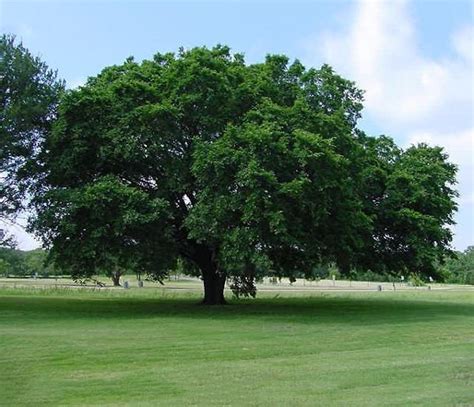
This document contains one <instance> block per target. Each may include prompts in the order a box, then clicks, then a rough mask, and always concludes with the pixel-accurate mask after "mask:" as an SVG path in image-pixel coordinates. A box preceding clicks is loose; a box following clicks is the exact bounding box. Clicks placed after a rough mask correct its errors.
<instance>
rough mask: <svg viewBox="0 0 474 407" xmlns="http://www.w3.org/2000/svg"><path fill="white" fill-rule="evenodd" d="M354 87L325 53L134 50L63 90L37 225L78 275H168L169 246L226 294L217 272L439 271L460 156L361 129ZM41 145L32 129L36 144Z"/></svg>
mask: <svg viewBox="0 0 474 407" xmlns="http://www.w3.org/2000/svg"><path fill="white" fill-rule="evenodd" d="M362 102H363V92H362V91H361V90H359V89H358V88H357V87H356V86H355V84H354V83H353V82H350V81H348V80H346V79H344V78H341V77H340V76H338V75H337V74H336V73H335V72H334V71H333V70H332V69H331V68H330V67H329V66H327V65H324V66H322V67H321V68H320V69H306V68H305V67H304V66H303V65H302V64H301V63H300V62H298V61H295V62H293V63H290V62H289V60H288V58H287V57H285V56H274V55H273V56H268V57H267V58H266V59H265V61H264V62H262V63H258V64H252V65H247V64H245V61H244V58H243V56H242V55H240V54H232V53H231V52H230V50H229V48H227V47H224V46H218V47H215V48H213V49H207V48H194V49H191V50H188V51H185V50H180V52H179V53H178V54H157V55H155V56H154V58H153V59H152V60H145V61H143V62H141V63H137V62H135V61H134V60H133V59H132V58H129V59H128V60H127V61H126V62H125V63H124V64H122V65H119V66H112V67H108V68H105V69H104V70H103V71H102V72H101V73H100V74H99V75H97V76H96V77H92V78H89V80H88V81H87V83H86V84H85V85H84V86H82V87H80V88H79V89H76V90H72V91H68V92H67V93H66V94H65V95H64V96H63V97H62V99H61V103H60V105H59V110H58V115H57V119H56V120H55V121H54V126H53V128H52V130H51V131H49V130H48V131H46V132H44V133H42V134H41V142H40V144H39V145H40V146H41V148H40V149H39V154H36V155H35V160H36V162H37V165H36V166H35V167H34V168H33V169H32V170H31V171H30V174H31V176H30V179H34V180H35V183H34V188H33V191H34V193H33V201H32V208H34V210H35V213H36V217H35V218H34V220H33V222H32V223H31V230H33V231H35V232H36V233H37V235H38V236H39V237H40V238H41V239H42V240H43V242H44V244H45V245H46V246H47V247H49V248H51V252H50V253H51V256H52V258H53V259H54V260H55V262H56V263H57V264H58V265H60V266H61V267H62V268H64V269H66V270H68V271H69V272H71V274H72V275H73V276H75V277H88V276H91V275H93V274H96V273H99V272H106V273H120V271H121V270H124V269H133V270H135V271H137V272H147V273H148V274H149V275H151V276H153V277H154V278H157V279H161V278H162V277H163V276H164V275H165V274H166V272H167V270H168V269H169V268H170V267H172V266H173V264H176V262H177V261H178V259H181V260H180V261H184V262H186V264H190V265H192V267H194V268H195V269H197V270H199V273H200V275H201V277H202V278H203V281H204V287H205V298H204V302H205V303H208V304H215V303H222V302H224V298H223V287H224V284H225V281H226V279H231V280H232V281H231V285H232V287H233V289H234V291H235V292H236V293H237V294H250V295H254V294H255V286H254V281H255V279H256V278H259V276H262V275H274V276H288V277H290V278H294V277H295V276H296V275H298V274H299V273H303V274H305V275H309V274H311V273H312V270H313V269H314V266H315V264H324V263H328V262H334V263H335V264H336V265H337V266H338V268H339V270H340V271H341V273H342V274H348V273H350V272H351V270H354V269H355V270H357V269H365V270H367V269H370V270H373V271H376V272H380V273H385V274H386V273H393V274H397V273H404V274H406V273H407V272H415V271H416V272H417V273H421V274H425V275H426V274H427V273H430V274H431V273H434V272H435V269H434V264H435V262H436V261H437V260H440V259H443V258H444V256H445V255H446V254H447V253H448V252H449V242H450V240H451V232H450V230H449V227H448V226H449V225H450V224H452V223H453V220H452V215H453V212H454V210H455V209H456V205H455V203H454V197H455V196H456V192H455V191H454V190H453V184H454V183H455V174H456V168H455V166H453V165H452V164H450V163H449V162H448V161H447V156H446V154H445V153H444V152H443V151H442V149H441V148H437V147H435V148H432V147H428V146H426V145H419V146H414V147H411V148H409V149H408V150H406V151H402V150H401V149H399V148H398V147H397V146H396V145H395V144H394V143H393V141H392V140H391V139H390V138H388V137H379V138H375V137H369V136H367V135H365V134H364V133H363V132H361V131H360V130H358V129H357V127H356V125H357V120H358V119H359V117H360V114H361V110H362V107H363V106H362ZM36 144H38V143H36Z"/></svg>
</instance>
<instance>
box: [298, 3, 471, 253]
mask: <svg viewBox="0 0 474 407" xmlns="http://www.w3.org/2000/svg"><path fill="white" fill-rule="evenodd" d="M345 23H346V24H345V26H344V27H343V28H342V30H338V31H332V32H325V33H323V34H322V35H320V36H318V37H313V38H312V39H311V40H310V41H309V42H308V43H307V44H306V45H307V51H308V56H307V60H308V61H309V62H310V63H311V62H312V63H316V62H319V61H320V60H321V55H322V56H323V58H324V61H325V62H328V63H329V64H331V65H332V66H334V67H335V69H336V71H338V72H340V73H341V74H343V75H344V76H345V77H348V78H350V79H353V80H355V81H356V82H357V84H358V86H359V87H360V88H362V89H364V90H365V91H366V94H365V111H364V115H365V116H366V117H368V119H369V122H372V123H373V124H375V125H376V127H378V128H380V129H384V130H385V131H386V132H387V134H393V135H395V138H396V139H397V140H398V141H399V142H401V144H403V145H405V146H407V145H409V144H411V143H417V142H420V141H424V142H427V143H428V144H431V145H433V144H435V145H441V146H443V147H445V150H446V151H447V152H448V153H449V155H450V159H451V160H452V161H453V162H455V163H456V164H458V166H459V175H458V180H459V191H460V194H461V197H460V200H459V202H460V215H458V221H459V225H458V226H457V229H456V233H457V234H458V235H459V236H460V237H459V236H458V237H457V241H458V245H460V246H464V245H465V244H468V243H469V242H468V240H469V239H472V236H473V235H472V233H471V232H470V230H471V229H473V228H474V224H473V217H474V216H473V215H474V214H473V213H472V211H473V207H472V196H473V190H474V165H473V157H474V101H473V99H474V77H473V72H474V71H473V60H474V58H473V54H474V49H473V41H474V26H473V25H468V26H460V27H458V29H457V30H455V31H454V32H453V33H452V34H451V36H450V38H449V40H450V45H451V50H449V49H447V50H445V51H446V52H445V56H444V57H438V58H433V57H430V56H428V55H426V54H425V53H424V52H423V44H422V43H420V38H419V37H418V35H419V32H418V31H417V26H416V24H415V19H414V18H413V17H412V15H411V10H410V3H409V2H408V1H403V0H391V1H376V0H361V1H359V2H358V3H356V5H355V9H354V13H353V14H352V15H351V16H350V17H349V18H346V21H345ZM347 23H349V24H347ZM438 23H441V24H442V21H439V22H438ZM470 243H474V242H470Z"/></svg>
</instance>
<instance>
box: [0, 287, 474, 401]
mask: <svg viewBox="0 0 474 407" xmlns="http://www.w3.org/2000/svg"><path fill="white" fill-rule="evenodd" d="M285 295H286V296H284V295H283V294H281V295H280V296H279V297H278V298H274V297H275V294H271V296H270V294H266V295H265V294H263V295H259V298H258V299H256V300H245V301H242V300H241V301H233V302H231V305H229V306H225V307H220V308H219V307H218V308H212V307H211V308H209V307H204V306H199V305H196V303H197V299H198V294H197V293H186V292H185V293H181V294H166V293H163V292H162V291H159V290H138V289H135V290H128V291H125V290H124V291H119V290H117V291H95V292H94V291H89V290H84V291H75V290H33V289H30V290H28V289H23V290H20V289H16V290H14V289H2V290H0V389H1V390H0V405H12V406H19V405H29V406H38V405H101V406H103V405H109V406H120V405H139V406H148V405H149V406H186V405H200V406H201V405H202V406H210V405H216V406H224V405H226V406H242V405H253V406H260V405H262V406H265V405H271V406H292V405H293V406H305V405H308V406H315V405H321V406H328V405H344V406H383V405H398V406H412V405H427V406H450V405H469V406H472V405H474V293H473V292H472V291H471V292H433V291H418V292H409V293H406V292H381V293H377V292H373V293H330V294H326V293H312V294H308V293H304V294H298V295H295V294H294V295H288V294H285Z"/></svg>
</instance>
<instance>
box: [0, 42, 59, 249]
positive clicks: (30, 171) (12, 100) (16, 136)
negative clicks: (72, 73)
mask: <svg viewBox="0 0 474 407" xmlns="http://www.w3.org/2000/svg"><path fill="white" fill-rule="evenodd" d="M63 88H64V84H63V82H61V81H59V80H58V79H57V75H56V72H54V71H52V70H50V69H49V68H48V67H47V65H46V64H45V63H44V62H43V61H41V60H40V59H39V58H38V57H35V56H33V55H31V53H30V52H29V51H28V50H27V49H26V48H25V47H23V45H22V44H21V42H20V43H19V42H17V41H16V39H15V37H14V36H11V35H5V34H3V35H2V36H1V37H0V220H5V219H9V220H10V221H11V219H14V218H15V215H16V214H17V213H18V212H19V211H20V210H21V209H22V207H23V202H24V200H23V198H24V196H25V193H26V190H27V188H28V186H30V187H31V186H32V184H31V182H32V181H33V179H34V174H36V173H37V172H38V171H37V166H38V165H39V161H38V159H37V158H38V157H37V155H38V152H39V151H40V149H41V146H42V142H43V140H44V137H45V135H46V134H47V133H49V131H50V129H51V125H52V122H53V121H54V119H55V117H56V107H57V103H58V100H59V96H60V94H61V92H62V90H63ZM13 245H14V241H13V239H12V237H11V236H8V235H7V234H6V233H5V231H4V230H2V229H0V247H12V246H13Z"/></svg>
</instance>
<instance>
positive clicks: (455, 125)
mask: <svg viewBox="0 0 474 407" xmlns="http://www.w3.org/2000/svg"><path fill="white" fill-rule="evenodd" d="M473 4H474V3H473V2H471V1H462V0H448V1H428V0H424V1H398V0H385V1H374V0H373V1H369V0H365V1H350V2H348V1H332V2H329V1H327V2H323V1H319V2H318V1H312V2H310V1H303V2H298V1H291V2H290V1H287V2H282V1H276V2H275V1H273V2H270V1H261V2H256V1H243V2H238V1H228V2H224V1H208V2H199V1H188V2H184V1H175V2H163V1H144V2H137V1H133V2H132V1H131V0H129V1H106V0H103V1H95V2H92V1H81V2H79V1H68V0H65V1H62V2H60V1H49V2H42V1H33V0H30V1H6V0H0V30H1V31H2V32H9V33H14V34H16V35H17V36H18V37H19V38H21V39H22V40H23V43H24V44H25V45H26V47H28V48H29V49H30V50H31V51H32V52H33V53H35V54H39V55H40V56H41V57H42V58H43V59H44V60H45V61H46V62H47V63H48V64H49V66H50V67H52V68H55V69H58V71H59V74H60V76H62V77H63V78H64V79H65V80H66V81H67V83H68V86H69V87H75V86H78V85H80V84H81V83H83V82H84V81H85V79H86V78H87V77H88V76H91V75H95V74H97V73H98V72H99V71H100V69H102V68H103V67H104V66H107V65H112V64H118V63H121V62H122V61H123V60H124V59H125V58H127V57H128V56H130V55H133V56H135V58H136V59H138V60H140V59H143V58H150V57H151V56H152V55H153V54H154V53H155V52H157V51H160V52H165V51H176V50H177V49H178V48H179V47H180V46H184V47H192V46H198V45H208V46H212V45H215V44H217V43H222V44H227V45H229V46H231V47H232V48H233V49H234V50H235V51H239V52H243V53H244V54H245V55H246V58H247V61H248V62H257V61H260V60H262V58H263V57H264V56H265V54H267V53H284V54H286V55H288V56H290V57H291V58H299V59H300V60H301V61H302V62H303V63H305V64H306V65H308V66H316V67H318V66H320V65H321V64H322V63H326V62H327V63H329V64H331V65H333V66H334V67H335V69H336V70H337V71H338V72H339V73H340V74H342V75H343V76H345V77H347V78H349V79H352V80H355V81H356V82H357V83H358V85H359V87H360V88H362V89H364V90H365V91H366V102H365V110H364V117H363V119H362V120H361V122H360V127H361V128H362V129H363V130H365V131H367V132H368V133H370V134H372V135H377V134H386V135H389V136H392V137H393V138H394V139H395V140H396V141H397V142H398V143H399V144H400V145H402V146H405V147H406V146H409V145H410V144H412V143H417V142H421V141H423V142H427V143H429V144H433V145H434V144H436V145H441V146H443V147H445V149H446V151H447V152H448V153H449V155H450V157H451V160H452V161H453V162H455V163H456V164H458V166H459V176H458V179H459V185H458V189H459V192H460V198H459V208H460V209H459V212H458V214H457V217H456V219H457V222H458V224H457V225H456V227H455V239H454V243H453V245H454V247H455V248H457V249H459V250H463V249H465V248H466V247H467V246H468V245H471V244H474V102H473V98H474V79H473V59H474V50H473V34H474V14H473V13H474V11H473V7H474V6H473ZM14 230H15V232H16V234H17V236H18V241H19V245H20V247H21V248H23V249H29V248H32V247H35V246H37V245H38V244H37V243H36V242H34V240H33V239H32V238H31V237H30V236H28V235H27V234H26V233H24V232H22V231H21V229H20V228H18V227H16V228H14Z"/></svg>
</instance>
